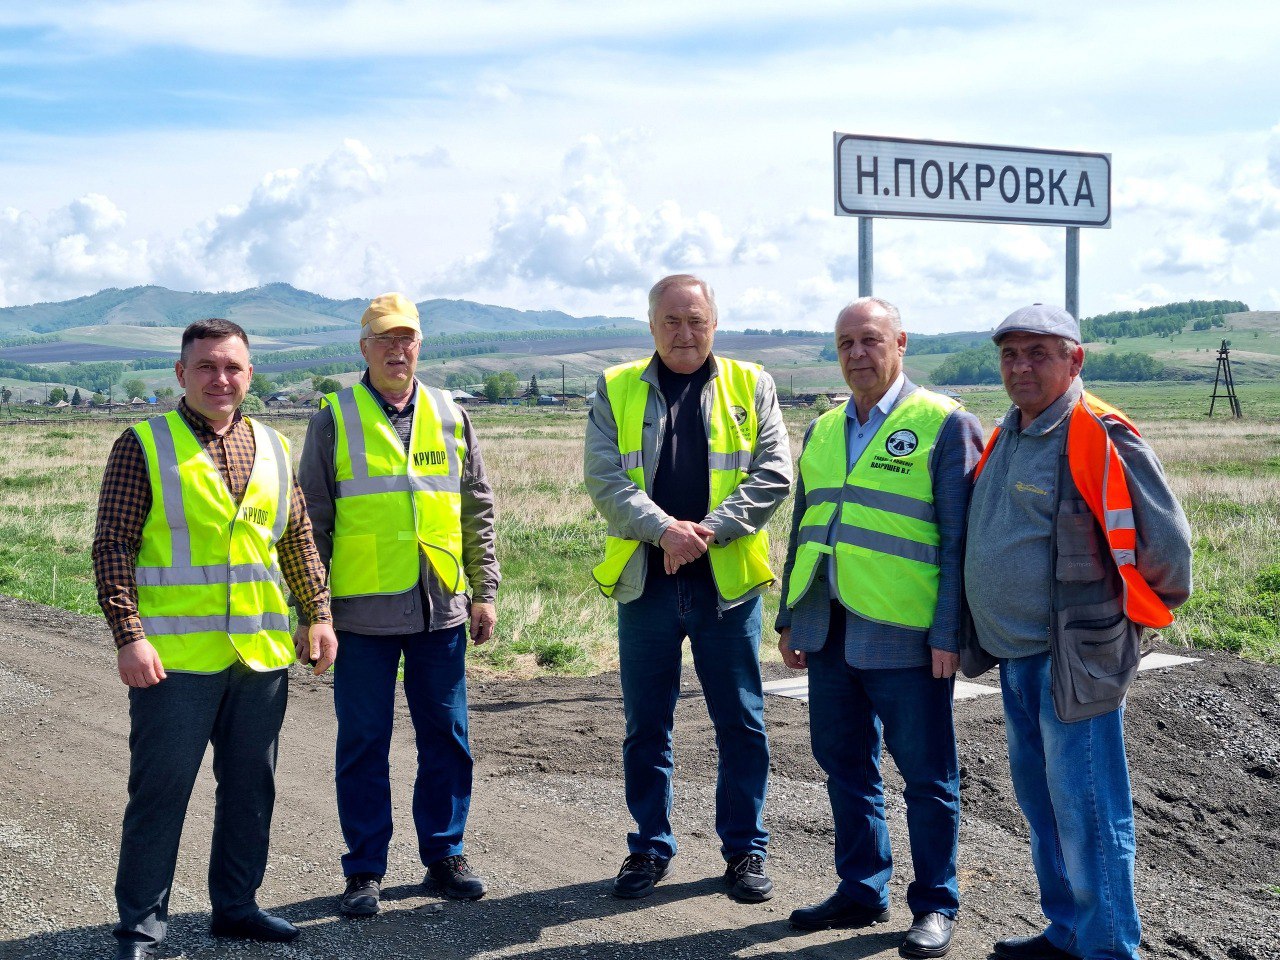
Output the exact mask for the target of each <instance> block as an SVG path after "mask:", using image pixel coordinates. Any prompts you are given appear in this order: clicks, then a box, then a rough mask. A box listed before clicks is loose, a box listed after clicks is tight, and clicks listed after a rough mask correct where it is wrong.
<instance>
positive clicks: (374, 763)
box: [298, 293, 501, 916]
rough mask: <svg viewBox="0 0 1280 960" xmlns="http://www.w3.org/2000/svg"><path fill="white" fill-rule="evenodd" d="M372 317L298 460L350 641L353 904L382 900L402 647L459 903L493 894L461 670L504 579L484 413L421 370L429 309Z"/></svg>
mask: <svg viewBox="0 0 1280 960" xmlns="http://www.w3.org/2000/svg"><path fill="white" fill-rule="evenodd" d="M360 324H361V338H360V352H361V354H362V355H363V356H364V358H365V361H366V362H367V363H368V369H367V370H366V371H365V373H364V376H363V377H361V379H360V381H359V382H358V383H356V384H354V385H353V386H350V387H347V388H346V389H344V390H340V391H338V392H337V393H332V394H329V395H328V396H327V397H325V399H324V403H323V405H322V408H321V410H320V411H319V412H318V413H317V414H316V415H315V417H313V418H312V420H311V424H310V426H309V427H308V428H307V439H306V445H305V446H304V448H303V453H302V462H301V463H300V464H299V467H298V479H299V482H300V483H301V485H302V489H303V492H304V493H305V494H306V498H307V510H308V513H309V514H310V515H311V522H312V525H313V528H314V530H315V539H316V546H317V547H318V548H319V551H320V555H321V557H322V558H323V559H324V561H325V563H326V564H327V565H328V567H329V577H330V585H331V588H332V591H333V620H334V624H335V626H336V628H337V631H338V636H339V638H341V640H342V642H345V643H346V644H347V646H346V647H345V649H343V650H342V654H341V655H340V656H339V657H338V660H337V662H336V663H335V665H334V683H333V700H334V708H335V710H336V712H337V715H338V743H337V756H336V761H335V776H336V780H337V794H338V819H339V821H340V822H341V824H342V834H343V837H344V839H345V840H346V843H347V852H346V854H345V855H344V856H343V858H342V870H343V874H344V875H345V876H346V888H345V890H344V892H343V895H342V900H341V904H340V908H341V910H342V912H343V913H344V914H346V915H348V916H371V915H373V914H375V913H377V912H378V910H379V906H380V899H381V883H382V878H383V876H384V875H385V874H386V872H387V849H388V846H389V844H390V841H391V832H392V823H391V784H390V778H389V763H388V755H389V752H390V748H391V728H392V718H393V715H394V711H395V691H396V675H397V671H398V668H399V666H400V662H401V658H402V657H403V660H404V690H405V698H406V700H407V701H408V704H409V714H410V716H411V718H412V720H413V727H414V733H415V737H416V740H417V747H418V771H417V779H416V781H415V783H414V791H413V821H414V825H415V827H416V828H417V834H418V853H419V856H420V857H421V859H422V863H423V864H424V866H426V868H427V875H426V877H425V878H424V880H423V883H424V884H426V885H427V886H428V887H429V888H430V889H432V890H434V891H437V892H440V893H443V894H444V895H445V896H448V897H451V898H453V899H458V900H476V899H479V898H480V897H482V896H484V893H485V884H484V881H483V880H481V879H480V877H478V876H476V874H475V873H474V872H473V871H472V869H471V867H470V865H469V864H468V862H467V858H466V856H465V855H464V854H463V840H462V836H463V830H464V828H465V826H466V820H467V813H468V810H469V808H470V805H471V766H472V764H471V752H470V747H469V745H468V741H467V690H466V677H465V672H464V667H465V655H466V630H467V628H468V627H469V629H470V634H471V641H472V643H476V644H481V643H484V642H485V641H487V640H488V639H489V638H490V637H491V636H492V635H493V628H494V624H495V623H496V620H497V614H496V611H495V607H494V599H495V597H496V595H497V591H498V582H499V580H500V579H501V578H500V575H499V573H498V561H497V558H496V556H495V553H494V511H493V491H492V490H491V488H490V486H489V482H488V480H487V479H486V477H485V471H484V462H483V460H482V458H481V456H480V448H479V445H478V443H477V440H476V436H475V432H474V431H473V430H472V428H471V422H470V421H469V420H468V418H467V415H466V414H465V413H464V412H463V411H462V409H461V408H460V407H459V406H458V405H457V404H455V403H454V402H453V400H452V398H451V397H450V396H449V394H448V393H447V392H445V391H443V390H437V389H433V388H428V387H425V386H423V385H422V384H421V383H420V382H419V381H418V380H417V379H416V377H415V373H416V370H417V361H418V351H419V348H420V347H421V344H422V327H421V323H420V321H419V319H418V309H417V307H415V306H414V304H413V303H412V302H411V301H410V300H409V299H408V298H406V297H404V296H402V295H401V294H398V293H387V294H383V295H382V296H380V297H376V298H375V299H374V300H373V302H372V303H370V305H369V308H368V309H367V310H366V311H365V312H364V316H363V317H362V318H361V321H360ZM299 629H300V630H301V627H300V628H299Z"/></svg>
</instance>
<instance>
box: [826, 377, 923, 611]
mask: <svg viewBox="0 0 1280 960" xmlns="http://www.w3.org/2000/svg"><path fill="white" fill-rule="evenodd" d="M906 382H907V377H906V374H904V373H902V372H901V371H899V373H898V377H897V379H896V380H894V381H893V383H891V384H889V389H888V390H886V391H885V392H884V396H883V397H881V398H880V401H879V402H878V403H877V404H876V405H875V406H874V407H872V408H871V409H870V410H869V411H868V412H867V422H866V423H859V422H858V408H857V407H856V406H855V405H854V402H853V397H850V398H849V402H848V403H846V404H845V407H844V416H845V422H844V446H845V450H846V457H845V465H844V472H845V475H846V476H847V475H848V474H849V473H850V472H851V471H852V470H853V465H854V464H855V463H857V462H858V458H859V457H861V456H862V455H863V454H864V453H866V452H867V447H869V446H870V445H871V440H872V438H873V437H875V435H876V433H877V432H878V431H879V429H880V427H881V426H882V425H883V424H884V421H885V419H886V418H887V417H888V416H889V411H891V410H892V409H893V405H894V404H895V403H897V402H898V394H900V393H901V392H902V385H903V384H904V383H906ZM839 530H840V518H839V517H837V518H836V522H835V523H833V524H831V526H830V527H829V528H828V530H827V546H829V547H831V550H832V553H831V555H830V556H829V557H828V558H827V586H828V589H829V592H830V595H831V599H832V600H838V599H839V598H840V597H839V593H838V592H837V589H836V556H835V546H836V536H837V534H838V533H839Z"/></svg>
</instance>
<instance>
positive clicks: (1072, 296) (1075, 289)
mask: <svg viewBox="0 0 1280 960" xmlns="http://www.w3.org/2000/svg"><path fill="white" fill-rule="evenodd" d="M1065 306H1066V308H1067V313H1069V314H1071V315H1072V316H1073V317H1075V318H1076V320H1079V319H1080V228H1079V227H1067V302H1066V304H1065Z"/></svg>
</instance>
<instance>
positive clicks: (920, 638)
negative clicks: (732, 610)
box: [776, 380, 982, 670]
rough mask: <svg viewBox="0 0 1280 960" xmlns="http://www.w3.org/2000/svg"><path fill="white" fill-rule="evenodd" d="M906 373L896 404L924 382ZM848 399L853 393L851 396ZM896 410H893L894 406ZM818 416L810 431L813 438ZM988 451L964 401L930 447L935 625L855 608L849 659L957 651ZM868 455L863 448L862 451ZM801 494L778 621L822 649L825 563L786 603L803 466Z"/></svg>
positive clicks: (916, 657)
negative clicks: (978, 486) (910, 623)
mask: <svg viewBox="0 0 1280 960" xmlns="http://www.w3.org/2000/svg"><path fill="white" fill-rule="evenodd" d="M919 389H920V387H918V386H916V385H915V384H914V383H912V382H911V381H910V380H907V381H906V382H905V383H904V384H903V386H902V391H901V392H900V393H899V394H898V399H897V401H896V402H895V403H894V409H897V407H898V404H900V403H902V401H903V400H905V399H906V398H907V397H908V396H909V395H910V394H912V393H913V392H915V391H916V390H919ZM849 402H850V403H851V402H852V401H849ZM890 414H891V415H892V411H890ZM812 431H813V424H810V425H809V429H808V430H807V431H806V432H805V437H804V442H805V444H806V445H807V444H808V443H809V435H810V433H812ZM981 454H982V427H981V426H980V425H979V423H978V418H977V417H975V416H974V415H973V414H971V413H969V412H968V411H967V410H965V409H964V408H963V407H961V408H959V409H957V410H955V411H954V412H953V413H952V414H951V415H950V416H949V417H947V419H946V421H945V422H944V423H943V425H942V430H941V431H940V432H939V434H938V442H937V443H936V444H934V447H933V450H932V451H931V452H930V454H929V473H930V475H931V477H932V478H933V500H934V504H933V505H934V510H935V511H936V513H937V517H938V528H939V532H940V534H941V540H942V542H941V544H940V546H939V554H940V562H941V571H940V576H939V582H938V607H937V611H936V612H935V614H934V619H933V626H932V627H930V628H929V629H928V630H911V629H908V628H906V627H896V626H888V625H886V624H882V623H873V622H871V621H869V620H864V619H863V618H862V617H859V616H858V615H857V614H855V613H853V612H852V611H850V612H849V614H848V616H847V617H846V618H845V637H844V649H845V661H846V662H847V663H848V664H849V666H851V667H856V668H858V669H863V670H868V669H881V670H884V669H899V668H903V667H919V666H926V665H928V664H929V663H931V662H932V653H931V652H930V648H931V647H934V648H937V649H938V650H945V651H948V652H950V653H956V652H958V651H959V628H960V606H961V601H962V599H963V594H964V587H963V572H964V534H965V521H966V517H967V515H968V511H969V493H970V490H971V488H972V482H971V480H972V475H973V468H974V467H975V466H976V465H977V462H978V457H979V456H981ZM864 455H865V454H864ZM796 473H797V478H796V498H795V504H794V505H793V507H792V514H791V536H790V538H789V539H788V541H787V562H786V566H785V567H784V568H783V572H782V597H783V602H782V604H781V605H780V606H779V607H778V619H777V622H776V627H777V629H778V630H779V631H781V630H782V629H783V628H785V627H790V628H791V648H792V649H793V650H804V651H806V652H812V651H815V650H821V649H822V647H823V645H824V644H825V643H826V640H827V629H828V626H829V625H830V620H831V599H830V588H829V587H828V585H827V574H826V570H825V569H821V570H819V571H818V574H817V576H815V577H814V578H813V582H812V583H811V584H810V585H809V590H808V592H806V593H805V595H804V596H803V597H801V598H800V601H799V603H797V604H796V606H795V608H794V609H788V608H787V606H786V597H787V592H788V590H789V587H790V582H791V571H792V568H793V567H794V566H795V562H796V540H797V536H798V534H799V530H800V521H801V519H802V518H803V517H804V511H805V506H806V504H805V496H804V480H803V479H801V478H800V476H799V471H797V472H796Z"/></svg>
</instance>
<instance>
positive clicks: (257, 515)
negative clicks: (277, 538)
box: [240, 506, 267, 527]
mask: <svg viewBox="0 0 1280 960" xmlns="http://www.w3.org/2000/svg"><path fill="white" fill-rule="evenodd" d="M240 516H242V517H244V519H245V521H246V522H248V523H256V524H257V525H258V526H260V527H265V526H266V525H267V511H265V510H263V509H262V508H261V507H250V506H244V507H241V508H240Z"/></svg>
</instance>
